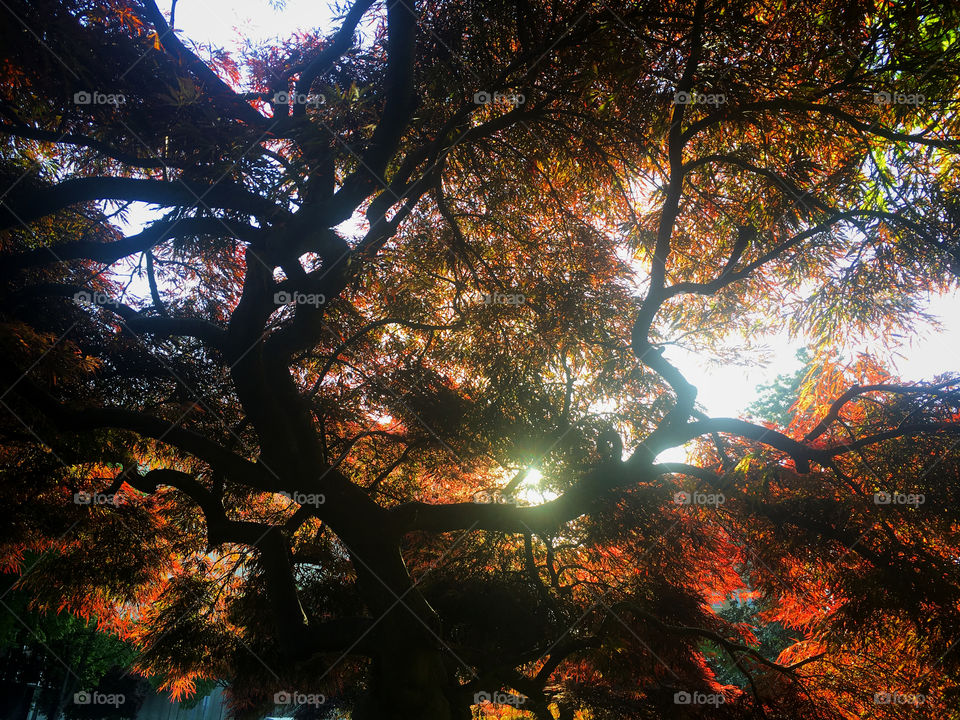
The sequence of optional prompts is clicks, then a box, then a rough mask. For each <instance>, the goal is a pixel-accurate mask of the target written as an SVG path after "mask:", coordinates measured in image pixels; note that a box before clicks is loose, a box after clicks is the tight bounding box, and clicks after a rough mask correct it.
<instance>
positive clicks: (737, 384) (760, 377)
mask: <svg viewBox="0 0 960 720" xmlns="http://www.w3.org/2000/svg"><path fill="white" fill-rule="evenodd" d="M164 7H169V3H166V4H164V3H161V8H164ZM330 18H331V13H330V10H329V8H328V6H327V3H326V2H325V1H324V0H319V2H318V1H317V0H287V2H286V3H285V7H284V9H283V10H282V11H278V10H274V9H273V8H271V7H270V6H269V4H268V3H267V2H266V0H257V1H252V0H181V2H178V3H177V14H176V27H177V29H178V30H182V31H183V36H185V37H186V38H189V39H191V40H193V41H195V42H199V43H212V44H214V45H218V46H221V47H224V48H226V49H229V50H235V49H237V48H238V47H240V46H241V45H242V44H243V42H244V40H246V39H249V40H250V41H253V42H255V43H256V42H262V41H266V40H270V39H273V38H276V37H287V36H289V35H291V34H292V33H293V32H294V31H296V30H308V29H313V28H317V27H324V28H328V27H329V26H330V24H331V21H330ZM929 309H930V312H931V313H932V314H934V315H936V316H938V317H939V320H940V322H941V323H942V325H943V327H942V329H941V330H939V331H936V330H934V329H932V328H930V327H929V326H923V327H917V328H915V331H916V332H915V336H914V337H913V338H908V339H907V344H906V345H905V346H903V347H901V348H899V350H898V353H899V357H898V356H896V355H894V356H892V357H891V359H892V361H893V362H892V366H893V369H894V370H895V371H897V372H898V374H899V375H900V376H901V377H903V378H904V379H905V380H923V379H929V378H931V377H933V376H934V375H936V374H938V373H942V372H946V371H949V370H958V369H960V367H958V366H960V363H958V362H957V358H958V355H960V294H953V295H950V296H936V297H934V298H932V300H931V303H930V308H929ZM764 343H765V344H766V345H767V346H768V348H769V353H768V360H767V362H765V363H764V364H762V365H756V366H748V367H730V366H726V367H709V366H706V364H705V363H704V361H703V358H701V357H698V356H696V355H692V354H690V353H685V352H683V351H680V350H677V349H671V350H668V351H667V357H668V358H669V359H671V360H672V361H673V362H675V363H676V364H677V365H678V366H679V368H680V369H681V370H682V371H683V372H684V373H685V374H686V376H687V378H688V379H689V380H690V381H691V382H692V383H693V384H694V385H696V386H697V388H698V389H699V400H700V403H701V404H702V405H703V406H704V407H705V408H706V410H707V412H708V413H709V414H711V415H714V416H736V415H738V414H739V413H740V412H742V411H743V410H744V408H745V407H746V406H747V405H749V404H750V403H751V402H752V401H753V400H754V399H756V396H757V392H756V388H757V386H758V385H761V384H765V383H769V382H770V381H772V380H773V379H774V378H775V377H776V376H777V375H779V374H782V373H787V372H792V371H794V370H796V369H797V368H798V367H799V363H798V362H797V361H796V358H795V355H796V351H797V349H798V348H799V347H801V346H802V345H803V342H802V341H801V340H791V339H790V338H788V337H787V336H786V334H785V333H783V334H779V335H773V336H770V337H769V338H765V339H764ZM870 349H871V350H879V348H870Z"/></svg>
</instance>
